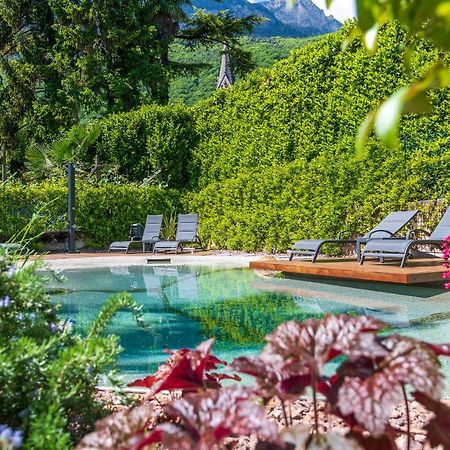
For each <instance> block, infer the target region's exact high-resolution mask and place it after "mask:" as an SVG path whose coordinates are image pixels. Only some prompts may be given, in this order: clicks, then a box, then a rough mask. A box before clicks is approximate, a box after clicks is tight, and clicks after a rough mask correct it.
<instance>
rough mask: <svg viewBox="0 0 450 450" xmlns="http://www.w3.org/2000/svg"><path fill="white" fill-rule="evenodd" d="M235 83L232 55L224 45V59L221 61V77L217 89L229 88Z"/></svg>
mask: <svg viewBox="0 0 450 450" xmlns="http://www.w3.org/2000/svg"><path fill="white" fill-rule="evenodd" d="M232 84H234V75H233V71H232V70H231V61H230V55H229V53H228V47H227V46H226V45H224V46H223V50H222V61H221V63H220V72H219V78H218V80H217V89H220V88H227V87H228V86H231V85H232Z"/></svg>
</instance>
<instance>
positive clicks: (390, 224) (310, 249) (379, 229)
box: [289, 210, 418, 262]
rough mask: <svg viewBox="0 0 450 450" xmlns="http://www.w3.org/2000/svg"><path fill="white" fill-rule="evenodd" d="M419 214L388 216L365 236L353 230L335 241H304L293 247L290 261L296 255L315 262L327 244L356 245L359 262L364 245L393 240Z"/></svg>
mask: <svg viewBox="0 0 450 450" xmlns="http://www.w3.org/2000/svg"><path fill="white" fill-rule="evenodd" d="M417 212H418V211H417V210H414V211H396V212H392V213H390V214H388V215H387V216H386V217H385V218H384V219H383V220H382V221H381V222H380V223H379V224H378V225H377V226H376V227H375V228H373V229H372V230H370V231H369V232H368V233H366V234H365V235H363V236H361V235H359V233H357V232H355V231H353V230H344V231H340V232H339V233H338V235H337V237H336V238H335V239H302V240H300V241H297V242H296V243H295V244H294V245H293V247H292V250H291V253H290V255H289V261H291V260H292V258H293V257H294V256H295V255H301V256H311V261H312V262H315V261H316V259H317V257H318V256H319V253H320V250H321V248H322V246H323V245H325V244H337V245H344V244H355V247H356V258H357V260H358V261H359V260H360V255H361V245H362V244H366V243H367V242H369V241H370V240H372V239H374V238H377V239H379V240H382V239H386V238H393V237H394V236H395V234H396V233H398V232H399V231H400V230H401V229H402V228H403V227H404V226H405V225H406V224H407V223H408V222H409V221H410V220H412V219H413V218H414V217H415V215H416V214H417ZM346 234H350V235H351V234H356V235H358V236H359V237H358V238H356V239H343V236H345V235H346Z"/></svg>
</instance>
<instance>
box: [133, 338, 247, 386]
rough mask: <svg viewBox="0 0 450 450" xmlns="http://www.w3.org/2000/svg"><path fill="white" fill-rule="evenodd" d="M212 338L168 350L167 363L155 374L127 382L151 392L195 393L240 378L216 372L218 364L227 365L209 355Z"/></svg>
mask: <svg viewBox="0 0 450 450" xmlns="http://www.w3.org/2000/svg"><path fill="white" fill-rule="evenodd" d="M213 343H214V339H209V340H207V341H205V342H202V343H201V344H200V345H199V346H198V347H197V348H196V349H195V350H188V349H187V348H183V349H180V350H177V351H175V352H170V353H171V356H170V358H169V360H168V361H167V363H166V364H163V365H162V366H160V367H159V369H158V370H157V371H156V373H155V374H153V375H149V376H148V377H145V378H144V379H139V380H136V381H134V382H132V383H130V384H129V386H130V387H145V388H150V389H152V393H153V394H157V393H158V392H161V391H182V392H197V391H199V390H206V389H218V388H219V387H220V386H221V385H220V382H221V381H222V380H224V379H232V380H235V381H239V380H240V378H239V377H238V376H237V375H227V374H224V373H217V372H215V370H216V369H217V368H218V365H227V363H226V361H221V360H220V359H218V358H216V357H215V356H213V355H211V349H212V345H213Z"/></svg>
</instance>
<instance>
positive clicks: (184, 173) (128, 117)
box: [96, 105, 198, 188]
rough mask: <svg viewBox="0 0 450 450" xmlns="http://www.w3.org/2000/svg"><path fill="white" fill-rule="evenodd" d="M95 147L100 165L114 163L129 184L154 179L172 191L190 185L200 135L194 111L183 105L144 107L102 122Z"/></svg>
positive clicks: (112, 116) (154, 181)
mask: <svg viewBox="0 0 450 450" xmlns="http://www.w3.org/2000/svg"><path fill="white" fill-rule="evenodd" d="M100 125H101V127H102V131H101V134H100V138H99V141H98V142H97V144H96V152H97V154H98V156H99V161H100V163H101V164H113V165H115V166H117V167H118V171H119V174H121V175H124V176H125V177H126V178H127V179H128V180H130V181H142V180H145V179H147V180H149V179H151V180H152V182H153V183H156V182H158V183H161V184H162V185H164V186H168V187H170V188H183V187H186V186H187V185H188V183H189V176H190V175H189V170H190V169H191V167H190V165H191V152H192V149H194V148H195V147H196V145H197V139H198V138H197V132H196V129H195V125H194V120H193V118H192V115H191V111H190V110H189V109H188V108H187V107H184V106H182V105H174V106H156V105H154V106H145V107H143V108H140V109H138V110H136V111H132V112H129V113H122V114H113V115H110V116H108V117H106V118H105V119H102V120H101V121H100Z"/></svg>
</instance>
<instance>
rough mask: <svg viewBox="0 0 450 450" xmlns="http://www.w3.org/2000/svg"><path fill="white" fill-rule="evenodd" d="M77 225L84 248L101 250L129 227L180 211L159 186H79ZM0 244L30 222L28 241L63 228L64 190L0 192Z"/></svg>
mask: <svg viewBox="0 0 450 450" xmlns="http://www.w3.org/2000/svg"><path fill="white" fill-rule="evenodd" d="M76 202H77V205H76V224H77V229H78V230H79V231H80V232H81V233H82V235H83V237H84V239H85V243H86V244H87V245H88V246H91V247H103V246H104V245H106V244H108V243H111V242H112V241H114V240H123V239H125V238H126V237H127V235H128V229H129V226H130V224H131V223H138V222H140V223H142V222H143V221H144V220H145V217H146V216H147V214H158V213H163V212H169V211H171V210H173V209H179V208H178V202H179V198H178V193H177V192H176V191H172V190H164V189H160V188H157V187H150V186H138V185H133V184H127V185H115V184H108V183H100V184H99V185H91V184H88V183H79V184H78V185H77V200H76ZM0 217H1V225H0V242H4V241H5V240H7V239H10V238H12V237H13V236H15V235H17V234H19V233H20V232H21V230H22V229H23V228H25V227H26V226H27V225H28V224H29V222H30V221H31V227H30V232H29V236H28V237H36V236H38V235H39V234H40V233H43V232H45V231H56V230H65V229H66V228H67V188H66V186H65V185H64V184H61V183H59V184H55V183H50V182H49V183H41V184H35V185H31V184H28V185H27V186H26V187H25V186H24V185H22V184H18V183H17V184H6V185H4V186H2V187H1V188H0Z"/></svg>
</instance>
